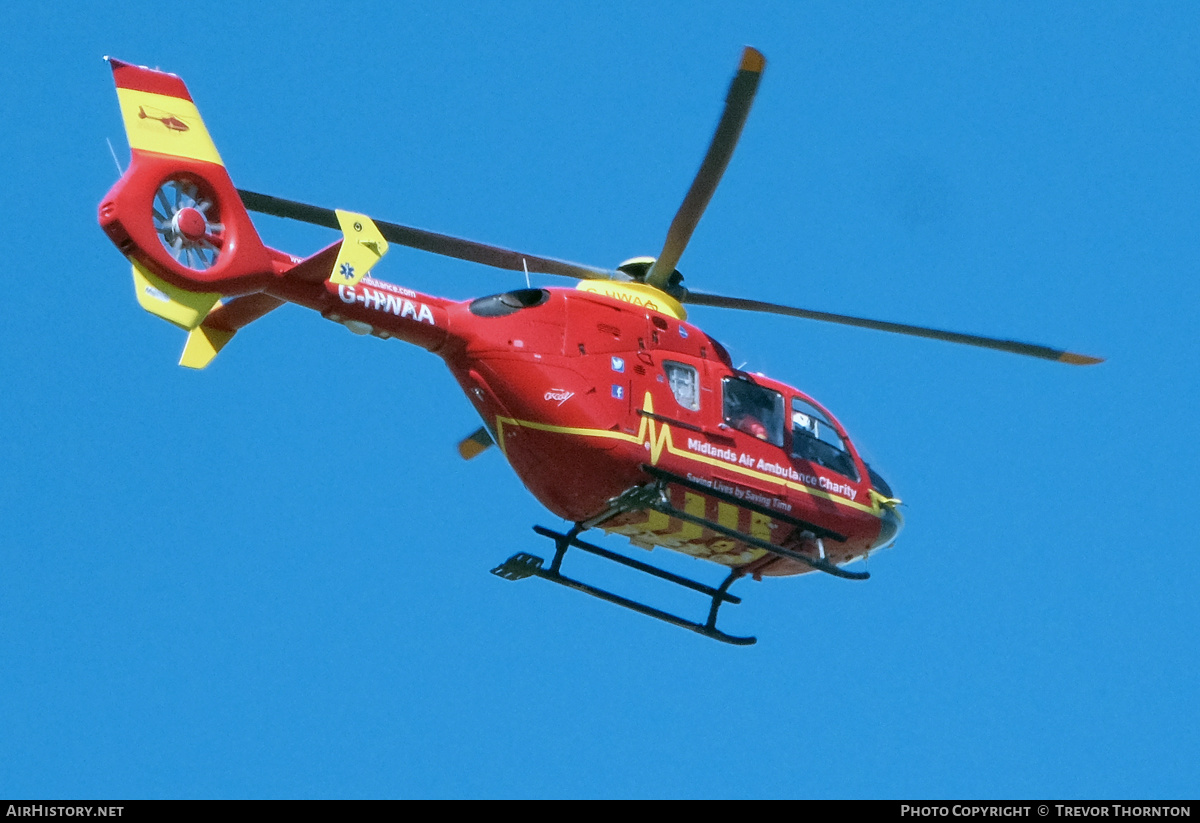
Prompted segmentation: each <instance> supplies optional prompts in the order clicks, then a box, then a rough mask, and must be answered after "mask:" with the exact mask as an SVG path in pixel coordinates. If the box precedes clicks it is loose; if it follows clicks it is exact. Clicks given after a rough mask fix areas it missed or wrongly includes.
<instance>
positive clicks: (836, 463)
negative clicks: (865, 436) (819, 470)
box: [792, 397, 858, 480]
mask: <svg viewBox="0 0 1200 823" xmlns="http://www.w3.org/2000/svg"><path fill="white" fill-rule="evenodd" d="M792 456H793V457H798V458H800V459H801V460H807V461H808V462H810V463H816V464H817V465H818V466H824V467H825V468H827V469H830V470H832V471H835V472H837V473H838V474H841V475H845V476H846V477H849V478H850V479H852V480H857V479H858V472H857V471H856V470H855V468H854V459H853V458H851V457H850V450H849V448H847V446H846V441H844V440H842V436H841V435H840V434H838V433H837V430H836V429H835V428H834V427H833V424H832V423H830V422H829V420H828V419H827V418H826V417H825V415H824V414H823V413H822V412H821V411H819V410H818V409H817V407H816V406H814V405H813V404H812V403H809V402H807V401H805V400H801V399H800V398H799V397H793V398H792Z"/></svg>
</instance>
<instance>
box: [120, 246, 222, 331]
mask: <svg viewBox="0 0 1200 823" xmlns="http://www.w3.org/2000/svg"><path fill="white" fill-rule="evenodd" d="M133 288H134V291H135V293H136V294H137V301H138V305H140V306H141V307H142V308H143V309H145V310H146V311H148V312H150V313H151V314H154V315H158V316H159V317H161V318H162V319H163V320H167V321H169V322H171V323H174V324H175V325H176V326H179V327H180V328H182V329H184V330H185V331H191V330H192V329H194V328H196V327H197V326H199V325H200V324H201V323H202V322H204V318H205V317H208V313H209V312H210V311H211V310H212V307H213V306H215V305H216V304H217V301H218V300H220V299H221V295H219V294H216V293H214V292H195V291H188V290H187V289H180V288H177V287H175V286H172V285H171V284H170V283H167V282H166V281H165V280H161V279H159V278H158V277H156V276H155V275H153V274H151V273H150V272H149V271H147V270H146V269H145V268H143V267H142V266H141V264H139V263H134V264H133Z"/></svg>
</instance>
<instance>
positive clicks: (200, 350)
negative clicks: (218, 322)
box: [179, 326, 234, 369]
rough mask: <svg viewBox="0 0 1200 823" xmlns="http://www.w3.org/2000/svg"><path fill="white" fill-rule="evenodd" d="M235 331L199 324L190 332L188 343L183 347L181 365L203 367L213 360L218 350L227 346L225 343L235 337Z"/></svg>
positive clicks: (190, 367) (193, 367)
mask: <svg viewBox="0 0 1200 823" xmlns="http://www.w3.org/2000/svg"><path fill="white" fill-rule="evenodd" d="M233 335H234V332H231V331H225V330H224V329H207V328H205V327H204V326H197V327H196V328H194V329H192V330H191V331H190V332H188V339H187V343H186V344H185V345H184V347H183V356H181V357H180V358H179V365H181V366H185V367H187V368H189V369H202V368H204V367H205V366H207V365H208V364H209V363H211V362H212V359H213V358H214V357H216V356H217V352H219V351H220V350H221V349H223V348H225V344H226V343H228V342H229V341H230V340H232V339H233Z"/></svg>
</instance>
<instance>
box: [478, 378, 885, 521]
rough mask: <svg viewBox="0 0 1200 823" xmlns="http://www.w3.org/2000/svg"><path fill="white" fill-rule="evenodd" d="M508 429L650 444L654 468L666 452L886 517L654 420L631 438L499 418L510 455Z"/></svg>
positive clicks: (650, 406)
mask: <svg viewBox="0 0 1200 823" xmlns="http://www.w3.org/2000/svg"><path fill="white" fill-rule="evenodd" d="M642 409H643V410H644V411H646V412H649V413H651V414H653V413H654V400H653V398H652V397H651V396H650V393H649V392H646V399H645V401H644V403H643V405H642ZM506 425H507V426H510V427H514V428H520V429H533V430H534V431H545V432H554V433H555V434H573V435H577V436H579V437H593V438H599V439H602V440H620V441H621V442H624V443H635V444H649V446H650V449H649V451H650V454H649V457H650V461H649V462H650V464H651V465H652V466H656V465H658V459H659V457H660V456H661V455H662V453H663V451H664V450H665V451H667V452H669V453H670V454H673V455H675V456H676V457H680V458H683V459H684V460H690V461H692V462H694V463H703V464H705V465H708V466H713V467H715V468H719V469H723V470H725V471H729V472H734V473H735V474H740V475H742V476H744V477H749V478H752V479H754V480H758V481H766V482H768V483H771V484H774V485H776V486H782V487H784V488H786V489H791V490H792V491H797V492H800V493H801V494H807V495H811V496H812V497H819V498H821V499H823V500H831V501H833V502H834V503H836V504H838V505H839V506H845V507H847V508H850V509H855V510H857V511H861V512H866V513H868V514H873V515H875V516H876V517H880V516H882V515H881V511H880V506H879V501H878V500H877V499H876V495H870V494H868V495H867V498H868V499H869V500H870V501H871V504H870V505H866V504H864V503H859V502H858V501H856V500H850V499H848V498H845V497H841V496H839V495H835V494H830V493H828V492H826V491H822V490H821V489H814V488H812V487H811V486H806V485H804V484H802V483H795V482H793V481H790V480H784V479H783V478H782V477H776V476H775V475H773V474H766V473H765V472H760V471H757V470H755V469H751V468H749V467H748V466H741V465H738V464H736V463H728V462H726V461H724V460H721V459H719V458H716V457H709V456H708V455H704V454H696V453H695V452H690V451H686V450H684V449H680V448H677V447H676V446H675V443H674V441H673V440H672V438H671V427H670V425H669V424H666V423H659V422H658V421H656V420H654V419H653V418H650V417H642V422H641V426H640V427H639V428H638V432H637V434H629V433H628V432H623V431H609V430H608V429H586V428H578V427H574V426H552V425H550V424H549V423H535V422H533V421H531V420H517V419H515V418H512V417H497V418H496V433H497V440H498V445H499V446H500V449H501V451H504V452H505V454H506V455H507V451H506V449H505V445H504V427H505V426H506ZM756 536H757V535H756Z"/></svg>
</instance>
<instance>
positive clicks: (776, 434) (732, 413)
mask: <svg viewBox="0 0 1200 823" xmlns="http://www.w3.org/2000/svg"><path fill="white" fill-rule="evenodd" d="M722 386H723V388H724V395H725V409H724V412H725V422H726V423H727V424H728V425H730V426H732V427H733V428H735V429H737V430H738V431H743V432H745V433H746V434H750V435H753V436H755V437H757V438H758V439H759V440H765V441H767V442H768V443H770V444H772V445H775V446H782V445H783V395H782V394H780V393H779V392H777V391H772V390H771V389H765V388H763V387H762V386H758V385H755V384H754V383H751V382H750V381H749V380H746V379H744V378H741V377H726V378H725V379H724V380H723V381H722Z"/></svg>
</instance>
